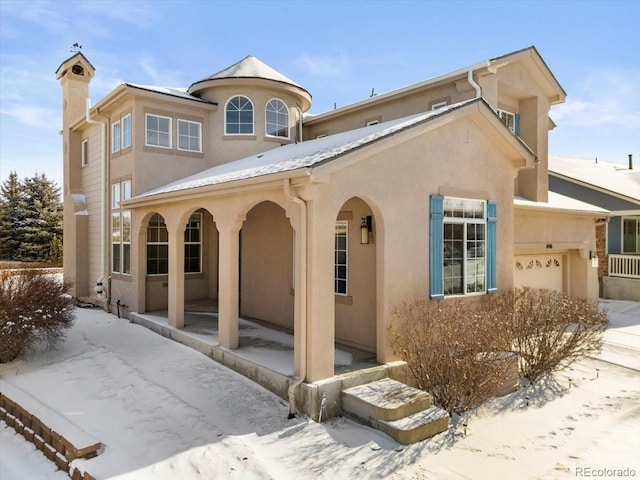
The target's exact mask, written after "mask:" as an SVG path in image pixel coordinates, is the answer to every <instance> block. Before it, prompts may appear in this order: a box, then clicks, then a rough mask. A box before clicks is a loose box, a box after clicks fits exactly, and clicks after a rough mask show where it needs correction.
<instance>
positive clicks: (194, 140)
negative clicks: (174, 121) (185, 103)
mask: <svg viewBox="0 0 640 480" xmlns="http://www.w3.org/2000/svg"><path fill="white" fill-rule="evenodd" d="M201 131H202V124H201V123H199V122H190V121H188V120H178V150H187V151H189V152H201V151H202V142H201V138H202V137H201Z"/></svg>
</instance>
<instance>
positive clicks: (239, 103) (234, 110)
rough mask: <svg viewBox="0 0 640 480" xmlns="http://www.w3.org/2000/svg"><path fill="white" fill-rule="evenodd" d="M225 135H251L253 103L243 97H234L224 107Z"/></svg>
mask: <svg viewBox="0 0 640 480" xmlns="http://www.w3.org/2000/svg"><path fill="white" fill-rule="evenodd" d="M224 114H225V121H224V134H225V135H253V103H252V102H251V100H249V99H248V98H247V97H245V96H244V95H236V96H235V97H232V98H230V99H229V101H227V104H226V105H225V107H224Z"/></svg>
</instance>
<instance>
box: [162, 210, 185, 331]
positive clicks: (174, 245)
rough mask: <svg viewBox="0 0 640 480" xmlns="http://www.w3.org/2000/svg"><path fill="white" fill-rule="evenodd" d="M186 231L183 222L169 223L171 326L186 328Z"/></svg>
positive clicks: (169, 303)
mask: <svg viewBox="0 0 640 480" xmlns="http://www.w3.org/2000/svg"><path fill="white" fill-rule="evenodd" d="M165 221H167V220H165ZM184 230H185V224H184V223H183V222H180V221H177V222H171V223H169V222H168V221H167V231H168V233H169V298H168V307H169V325H171V326H172V327H175V328H183V327H184Z"/></svg>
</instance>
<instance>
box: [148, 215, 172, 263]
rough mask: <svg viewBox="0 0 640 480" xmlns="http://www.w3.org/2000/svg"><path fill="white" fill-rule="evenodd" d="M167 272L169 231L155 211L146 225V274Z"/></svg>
mask: <svg viewBox="0 0 640 480" xmlns="http://www.w3.org/2000/svg"><path fill="white" fill-rule="evenodd" d="M168 272H169V233H168V231H167V226H166V225H165V223H164V218H162V215H160V214H158V213H155V214H154V215H153V216H152V217H151V219H150V220H149V226H148V227H147V275H165V274H167V273H168Z"/></svg>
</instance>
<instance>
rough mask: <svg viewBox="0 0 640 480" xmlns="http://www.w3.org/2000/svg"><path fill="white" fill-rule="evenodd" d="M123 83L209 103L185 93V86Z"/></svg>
mask: <svg viewBox="0 0 640 480" xmlns="http://www.w3.org/2000/svg"><path fill="white" fill-rule="evenodd" d="M125 85H127V86H128V87H133V88H139V89H140V90H147V91H149V92H155V93H162V94H164V95H171V96H173V97H180V98H185V99H187V100H195V101H196V102H201V103H211V102H207V101H206V100H203V99H201V98H198V97H196V96H194V95H190V94H189V93H187V89H186V88H171V87H158V86H155V85H139V84H137V83H125Z"/></svg>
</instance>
